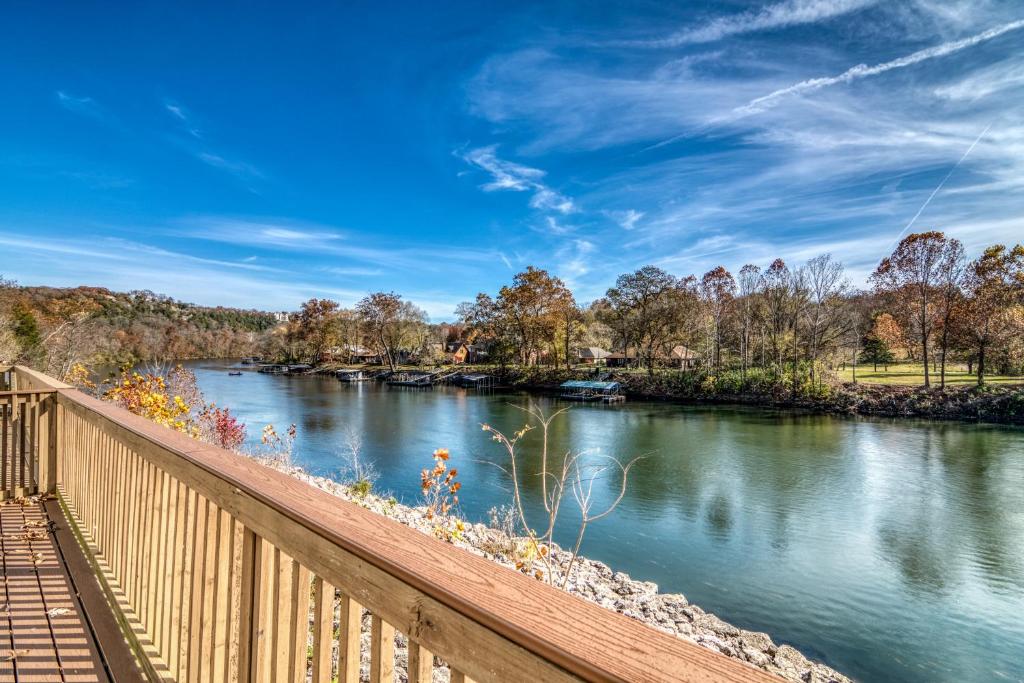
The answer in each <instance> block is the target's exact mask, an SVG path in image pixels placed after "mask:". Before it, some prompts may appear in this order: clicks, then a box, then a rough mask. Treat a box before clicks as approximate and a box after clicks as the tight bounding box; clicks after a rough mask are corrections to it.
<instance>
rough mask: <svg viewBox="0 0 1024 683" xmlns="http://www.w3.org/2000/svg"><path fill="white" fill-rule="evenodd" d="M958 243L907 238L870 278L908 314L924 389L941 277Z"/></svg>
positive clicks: (932, 235) (926, 236)
mask: <svg viewBox="0 0 1024 683" xmlns="http://www.w3.org/2000/svg"><path fill="white" fill-rule="evenodd" d="M958 244H959V243H956V244H952V243H951V241H950V240H949V239H947V238H946V236H945V235H944V234H943V233H941V232H936V231H932V232H921V233H913V234H911V235H907V236H906V237H905V238H903V240H902V241H901V242H900V243H899V244H898V245H897V246H896V249H895V250H894V251H893V252H892V254H891V255H890V256H887V257H885V258H884V259H882V262H881V263H880V264H878V268H877V269H875V272H874V274H873V275H872V276H871V278H872V281H873V282H874V285H875V288H876V290H877V291H878V292H879V293H881V294H884V295H886V296H888V297H889V298H890V299H892V300H894V301H896V302H897V305H900V306H903V307H905V308H906V309H907V310H909V311H910V312H911V316H912V318H911V319H912V320H913V321H914V322H915V324H916V327H917V330H916V333H917V336H918V339H919V341H920V344H921V360H922V363H923V366H924V385H925V386H926V387H929V386H931V379H930V375H929V361H930V356H929V350H930V346H929V344H930V342H931V340H932V330H933V328H934V323H935V313H936V311H935V306H936V303H937V301H936V300H937V299H938V298H939V297H940V295H939V292H938V291H937V289H938V287H939V286H940V283H941V282H942V281H943V273H944V272H948V271H950V270H951V268H952V267H951V265H950V264H951V262H952V261H954V260H956V258H957V257H958V256H957V255H958V253H962V252H958V251H957V249H956V247H957V245H958Z"/></svg>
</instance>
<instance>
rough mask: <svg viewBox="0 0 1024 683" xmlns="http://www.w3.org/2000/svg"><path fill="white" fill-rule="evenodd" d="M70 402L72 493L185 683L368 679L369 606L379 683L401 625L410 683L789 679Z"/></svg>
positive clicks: (135, 422)
mask: <svg viewBox="0 0 1024 683" xmlns="http://www.w3.org/2000/svg"><path fill="white" fill-rule="evenodd" d="M36 380H37V381H38V378H36ZM56 401H57V406H58V415H59V426H60V434H59V435H58V444H59V451H58V458H57V480H58V484H59V490H60V493H61V496H62V498H63V499H64V500H65V501H66V503H67V505H68V508H69V510H70V511H71V512H72V515H73V517H74V518H75V519H76V521H77V522H78V523H79V525H80V527H81V528H82V529H83V531H84V532H85V534H86V535H87V536H89V538H90V539H91V540H90V543H91V544H92V546H93V548H92V550H93V552H94V553H95V555H96V557H97V558H99V560H100V562H101V564H103V565H104V566H106V567H107V568H108V570H109V573H110V576H111V580H112V583H113V584H116V589H117V590H119V591H121V594H120V596H119V599H118V600H117V601H116V602H118V603H120V604H126V605H128V606H129V607H130V609H131V610H133V611H134V612H135V613H136V614H137V617H138V619H139V621H140V623H141V630H142V631H143V632H144V634H145V636H146V637H147V638H148V639H149V645H148V646H146V647H144V648H143V650H144V651H145V654H144V655H143V656H145V657H147V658H150V659H151V660H153V662H156V664H155V665H154V667H155V669H158V670H163V671H164V672H165V673H166V674H167V676H168V677H170V678H173V679H185V678H189V679H191V677H192V675H193V674H194V673H196V672H197V671H198V670H201V671H202V672H204V673H205V674H207V675H205V676H203V678H204V679H205V678H209V679H210V680H216V681H220V680H262V681H271V680H274V681H276V680H295V681H298V680H306V676H307V671H311V672H312V674H313V676H314V679H313V680H315V681H320V680H323V681H330V680H331V679H332V677H335V672H334V670H333V669H335V668H336V670H337V675H336V678H337V680H339V681H348V680H357V678H356V679H353V678H352V676H353V675H355V676H356V677H357V676H358V668H359V657H358V648H359V639H358V633H359V631H360V615H361V610H362V608H366V609H367V610H369V612H370V614H371V615H372V619H371V620H370V621H371V624H370V626H369V628H370V630H371V642H372V644H373V647H372V654H371V680H373V681H383V680H388V681H390V676H391V673H392V672H393V670H394V666H395V662H394V655H393V645H394V642H393V638H394V633H395V631H396V630H397V631H398V632H399V633H401V634H403V635H404V636H406V637H407V638H408V641H409V658H408V659H409V661H408V671H409V680H410V681H421V680H430V677H429V675H430V672H431V670H432V669H433V666H434V663H433V655H437V656H438V657H440V658H441V659H442V660H443V661H444V662H445V663H446V664H447V665H448V666H450V667H451V670H452V680H453V681H456V680H469V679H472V680H475V681H481V682H483V681H519V680H530V681H570V680H588V681H725V680H730V681H732V680H734V681H774V680H777V679H776V678H774V677H773V676H770V675H768V674H766V673H764V672H762V671H759V670H757V669H754V668H752V667H750V666H747V665H745V664H743V663H741V662H738V661H736V660H733V659H730V658H728V657H725V656H723V655H720V654H718V653H715V652H711V651H709V650H707V649H704V648H702V647H700V646H698V645H696V644H694V643H691V642H688V641H684V640H682V639H679V638H675V637H672V636H670V635H667V634H664V633H661V632H659V631H657V630H655V629H653V628H650V627H648V626H645V625H643V624H641V623H639V622H637V621H634V620H632V619H629V618H627V617H624V616H622V615H618V614H615V613H613V612H611V611H608V610H605V609H603V608H601V607H599V606H597V605H594V604H592V603H589V602H586V601H584V600H582V599H580V598H577V597H574V596H571V595H569V594H567V593H565V592H563V591H559V590H557V589H554V588H552V587H549V586H547V585H545V584H542V583H540V582H538V581H536V580H534V579H532V578H529V577H526V576H524V575H522V574H520V573H518V572H514V571H511V570H509V569H506V568H504V567H501V566H499V565H496V564H495V563H493V562H490V561H488V560H486V559H484V558H481V557H478V556H476V555H473V554H471V553H469V552H467V551H464V550H462V549H459V548H455V547H453V546H451V545H449V544H446V543H444V542H442V541H440V540H437V539H435V538H432V537H430V536H427V535H425V534H422V533H420V532H418V531H416V530H414V529H411V528H409V527H406V526H404V525H402V524H399V523H398V522H395V521H394V520H390V519H387V518H386V517H384V516H382V515H379V514H376V513H373V512H370V511H369V510H366V509H364V508H362V507H360V506H358V505H355V504H353V503H349V502H347V501H344V500H342V499H339V498H337V497H336V496H332V495H330V494H328V493H326V492H324V491H320V490H319V489H316V488H314V487H311V486H309V485H307V484H305V483H303V482H300V481H298V480H297V479H295V478H294V477H291V476H288V475H287V474H284V473H282V472H279V471H277V470H274V469H271V468H268V467H265V466H262V465H260V464H258V463H256V462H254V461H253V460H252V459H249V458H246V457H243V456H240V455H236V454H234V453H231V452H228V451H225V450H223V449H219V448H215V447H211V446H207V445H205V444H203V443H201V442H198V441H196V440H194V439H191V438H189V437H187V436H185V435H182V434H178V433H176V432H173V431H171V430H169V429H166V428H164V427H161V426H159V425H156V424H154V423H152V422H150V421H148V420H146V419H144V418H141V417H138V416H135V415H132V414H130V413H128V412H126V411H124V410H122V409H120V408H118V407H116V406H113V405H111V404H109V403H104V402H102V401H99V400H97V399H95V398H92V397H89V396H86V395H85V394H82V393H81V392H78V391H76V390H74V389H68V388H58V389H57V396H56ZM169 613H170V614H169ZM311 613H312V617H313V618H312V622H313V624H312V633H310V618H309V615H310V614H311ZM250 624H251V627H250ZM335 624H337V625H338V633H339V636H338V639H339V642H338V643H337V644H336V646H332V639H333V637H334V636H333V631H334V630H335V629H334V626H335ZM310 637H311V639H312V642H313V647H312V648H311V652H309V653H307V651H306V643H307V639H308V638H310ZM222 640H223V642H221V641H222ZM334 647H336V649H337V655H336V656H332V649H333V648H334ZM335 662H336V663H335Z"/></svg>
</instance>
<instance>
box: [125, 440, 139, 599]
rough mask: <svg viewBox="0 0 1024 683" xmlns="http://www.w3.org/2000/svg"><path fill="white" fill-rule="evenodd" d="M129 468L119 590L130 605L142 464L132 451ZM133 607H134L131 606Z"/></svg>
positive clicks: (137, 556)
mask: <svg viewBox="0 0 1024 683" xmlns="http://www.w3.org/2000/svg"><path fill="white" fill-rule="evenodd" d="M128 456H129V460H130V462H129V466H128V501H127V502H128V511H127V512H128V515H127V522H128V524H127V527H126V530H125V531H126V533H125V539H126V543H125V545H126V546H127V548H128V550H127V552H126V553H125V557H124V569H122V571H121V577H120V578H121V589H122V591H124V595H125V599H126V600H128V602H129V604H130V605H131V598H132V593H133V592H134V591H135V562H136V561H137V560H138V558H139V546H138V544H137V543H136V542H135V540H136V533H135V530H136V529H137V528H138V521H139V505H140V503H139V498H140V497H141V495H142V493H141V491H140V490H139V489H140V488H141V480H140V475H141V472H142V463H141V462H140V461H139V458H138V457H137V456H136V455H135V452H134V451H132V450H129V451H128ZM131 606H132V607H134V605H131Z"/></svg>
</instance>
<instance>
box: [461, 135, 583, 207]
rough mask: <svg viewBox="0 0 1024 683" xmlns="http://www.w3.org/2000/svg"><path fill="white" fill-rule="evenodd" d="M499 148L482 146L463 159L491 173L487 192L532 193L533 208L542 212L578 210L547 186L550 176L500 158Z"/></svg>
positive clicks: (486, 184) (484, 188) (567, 199)
mask: <svg viewBox="0 0 1024 683" xmlns="http://www.w3.org/2000/svg"><path fill="white" fill-rule="evenodd" d="M497 149H498V147H497V145H489V146H487V147H478V148H476V149H473V150H470V151H468V152H466V153H464V154H462V155H461V156H462V159H463V160H464V161H465V162H466V163H468V164H472V165H473V166H476V167H477V168H479V169H481V170H483V171H486V172H487V173H489V174H490V176H491V180H489V181H488V182H486V183H484V184H483V185H481V188H482V189H483V190H484V191H485V192H494V191H499V190H512V191H514V192H532V193H533V196H532V197H530V206H531V207H533V208H534V209H539V210H542V211H555V212H557V213H560V214H570V213H573V212H574V211H576V205H575V203H574V202H573V200H572V199H571V198H569V197H567V196H565V195H564V194H561V193H560V192H557V191H556V190H553V189H551V188H550V187H548V186H547V185H546V184H544V182H543V179H544V176H545V175H546V174H545V172H544V171H542V170H540V169H539V168H531V167H529V166H523V165H522V164H517V163H515V162H514V161H507V160H505V159H501V158H499V157H498V156H497V154H496V152H497Z"/></svg>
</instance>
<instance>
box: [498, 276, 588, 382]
mask: <svg viewBox="0 0 1024 683" xmlns="http://www.w3.org/2000/svg"><path fill="white" fill-rule="evenodd" d="M494 307H495V313H496V314H497V315H498V317H499V318H504V321H505V322H504V323H503V324H502V326H503V327H506V328H507V329H509V330H510V331H511V332H512V333H513V335H514V338H515V343H516V346H517V347H518V350H519V362H520V363H522V364H523V365H531V364H534V363H536V362H538V361H539V360H540V358H541V355H542V352H543V351H544V349H545V348H550V349H551V350H552V351H554V350H555V335H556V332H557V330H558V328H559V318H560V313H561V312H562V311H566V310H568V309H570V308H574V307H575V301H574V300H573V296H572V292H570V291H569V288H568V287H566V286H565V283H564V282H562V280H561V279H559V278H557V277H554V276H553V275H551V274H549V273H548V272H547V271H546V270H543V269H540V268H534V267H533V266H530V267H528V268H527V269H526V270H525V271H523V272H521V273H518V274H516V276H515V277H514V278H513V279H512V284H511V285H507V286H505V287H502V288H501V290H500V291H499V292H498V298H497V299H496V300H495V302H494Z"/></svg>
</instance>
